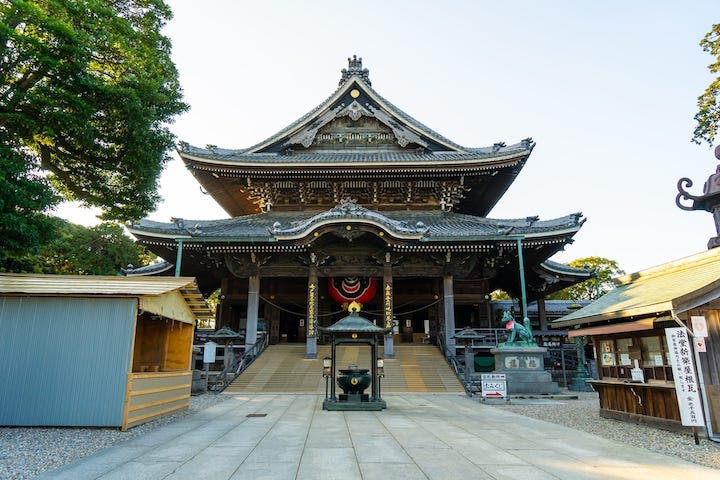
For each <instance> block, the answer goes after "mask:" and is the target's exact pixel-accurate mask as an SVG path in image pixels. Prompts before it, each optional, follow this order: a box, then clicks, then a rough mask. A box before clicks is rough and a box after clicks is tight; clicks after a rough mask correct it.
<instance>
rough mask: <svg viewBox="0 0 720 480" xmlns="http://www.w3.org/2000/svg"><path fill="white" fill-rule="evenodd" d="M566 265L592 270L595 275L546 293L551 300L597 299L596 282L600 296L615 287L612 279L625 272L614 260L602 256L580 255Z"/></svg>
mask: <svg viewBox="0 0 720 480" xmlns="http://www.w3.org/2000/svg"><path fill="white" fill-rule="evenodd" d="M567 265H569V266H571V267H575V268H585V269H590V270H593V271H594V272H595V275H596V276H595V277H593V278H591V279H590V280H586V281H584V282H581V283H578V284H576V285H573V286H571V287H568V288H565V289H563V290H560V291H558V292H555V293H553V294H551V295H548V298H549V299H551V300H597V299H598V298H599V297H598V296H597V293H596V282H597V290H599V293H600V296H603V295H605V294H606V293H607V292H609V291H610V290H612V289H613V288H615V285H614V284H613V282H612V279H613V278H614V277H617V276H618V275H623V274H624V273H625V271H624V270H623V269H621V268H620V266H619V265H618V263H617V262H616V261H615V260H610V259H608V258H603V257H582V258H578V259H575V260H573V261H571V262H568V263H567Z"/></svg>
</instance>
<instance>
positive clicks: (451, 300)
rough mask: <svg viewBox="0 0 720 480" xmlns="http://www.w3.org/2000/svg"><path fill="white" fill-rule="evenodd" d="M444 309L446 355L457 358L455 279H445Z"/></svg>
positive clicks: (448, 276) (447, 276)
mask: <svg viewBox="0 0 720 480" xmlns="http://www.w3.org/2000/svg"><path fill="white" fill-rule="evenodd" d="M443 306H444V307H445V308H444V309H443V311H444V313H445V332H444V333H445V348H446V350H447V351H446V352H445V355H452V356H455V339H454V338H453V337H454V336H455V297H454V294H453V277H452V275H445V276H444V277H443Z"/></svg>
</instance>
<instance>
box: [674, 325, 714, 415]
mask: <svg viewBox="0 0 720 480" xmlns="http://www.w3.org/2000/svg"><path fill="white" fill-rule="evenodd" d="M665 335H666V336H667V344H668V356H669V357H670V359H671V362H670V363H671V364H672V371H673V378H674V379H675V394H676V395H677V400H678V406H679V407H680V419H681V420H682V424H683V425H687V426H691V427H702V426H704V425H705V422H704V420H703V413H702V405H701V403H700V390H699V385H698V381H697V376H696V375H695V364H694V363H693V359H692V357H693V345H692V343H690V340H689V339H688V335H687V331H686V330H685V328H683V327H674V328H666V329H665Z"/></svg>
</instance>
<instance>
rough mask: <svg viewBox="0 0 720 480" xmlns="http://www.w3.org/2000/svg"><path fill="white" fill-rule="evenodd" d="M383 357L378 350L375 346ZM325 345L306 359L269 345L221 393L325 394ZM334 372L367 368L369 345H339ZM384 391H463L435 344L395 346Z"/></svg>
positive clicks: (298, 351) (298, 348) (301, 348)
mask: <svg viewBox="0 0 720 480" xmlns="http://www.w3.org/2000/svg"><path fill="white" fill-rule="evenodd" d="M378 350H379V354H380V355H382V347H380V348H378ZM326 355H327V356H330V347H329V346H318V355H317V356H318V358H317V359H314V360H308V359H306V358H304V357H305V345H304V344H284V345H271V346H269V347H268V348H267V349H265V351H264V352H263V353H262V355H260V357H259V358H258V359H257V360H255V361H254V362H253V363H252V365H250V367H248V369H247V370H246V371H245V372H243V374H242V375H240V376H239V377H238V378H237V379H236V380H235V381H234V382H233V383H231V384H230V386H229V387H228V388H227V389H226V390H225V391H226V392H228V393H238V392H248V393H259V392H268V393H270V392H272V393H324V392H325V379H324V378H323V377H322V358H323V357H325V356H326ZM337 355H338V368H339V369H340V368H347V365H348V364H349V363H355V364H357V365H358V367H360V368H368V369H369V368H370V347H369V346H365V345H363V346H356V345H341V346H338V347H337ZM381 386H382V392H383V393H402V392H413V393H421V392H425V393H464V389H463V387H462V385H461V384H460V382H459V381H458V379H457V377H456V376H455V374H454V373H453V371H452V370H451V369H450V367H449V366H448V364H447V362H446V361H445V359H444V358H443V356H442V354H441V353H440V350H438V348H437V347H436V346H434V345H397V346H395V358H394V359H391V360H385V378H383V379H382V384H381Z"/></svg>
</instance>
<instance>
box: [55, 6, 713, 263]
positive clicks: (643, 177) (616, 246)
mask: <svg viewBox="0 0 720 480" xmlns="http://www.w3.org/2000/svg"><path fill="white" fill-rule="evenodd" d="M169 5H170V6H171V7H172V9H173V11H174V14H175V17H174V19H173V20H172V21H171V22H170V23H169V24H168V26H167V28H166V33H167V35H169V36H170V38H171V39H172V42H173V58H174V60H175V63H176V65H177V67H178V69H179V71H180V80H181V82H182V86H183V88H184V91H185V101H186V102H187V103H189V104H190V106H191V109H190V110H189V111H188V112H187V113H185V114H184V115H182V116H181V117H179V118H178V119H177V122H176V123H175V124H174V125H173V126H172V129H173V131H174V132H175V133H176V134H177V136H178V139H181V140H184V141H187V142H189V143H191V144H193V145H197V146H204V145H206V144H215V145H218V146H219V147H224V148H243V147H248V146H250V145H253V144H255V143H257V142H259V141H260V140H263V139H265V138H266V137H268V136H270V135H272V134H273V133H275V132H276V131H278V130H280V129H281V128H283V127H284V126H286V125H287V124H289V123H290V122H292V121H293V120H295V119H297V118H298V117H300V116H301V115H303V114H304V113H306V112H307V111H309V110H311V109H312V108H314V107H315V106H317V105H318V104H319V103H320V102H322V101H323V100H324V99H325V98H327V96H328V95H330V93H332V92H333V91H334V90H335V88H336V87H337V82H338V80H339V78H340V69H341V68H344V67H346V66H347V60H346V59H347V57H348V56H351V55H353V54H357V55H358V56H361V57H362V58H363V64H364V66H365V67H367V68H368V69H369V70H370V79H371V81H372V82H373V88H375V89H376V90H377V91H378V92H379V93H380V94H381V95H383V96H384V97H385V98H387V99H388V100H390V101H391V102H392V103H394V104H395V105H397V106H398V107H400V108H401V109H403V110H404V111H406V112H407V113H408V114H410V115H412V116H413V117H415V118H416V119H418V120H419V121H421V122H422V123H424V124H426V125H428V126H429V127H430V128H432V129H434V130H436V131H438V132H440V133H441V134H443V135H445V136H446V137H448V138H450V139H451V140H454V141H455V142H457V143H460V144H461V145H465V146H469V147H481V146H488V145H492V144H493V143H495V142H498V141H505V142H506V143H508V144H512V143H515V142H518V141H520V140H521V139H523V138H525V137H532V138H533V139H534V140H535V141H536V142H537V147H536V148H535V150H534V152H533V154H532V155H531V156H530V159H529V161H528V162H527V164H526V165H525V168H524V169H523V170H522V172H521V173H520V175H519V177H518V179H517V180H516V181H515V183H514V184H513V186H512V187H511V188H510V189H509V190H508V192H507V193H506V194H505V196H504V197H503V199H502V200H501V201H500V203H499V204H498V205H497V206H496V207H495V209H494V210H493V211H492V212H491V214H490V216H491V217H496V218H513V217H525V216H530V215H539V216H540V218H541V219H548V218H554V217H558V216H562V215H565V214H568V213H572V212H576V211H581V212H583V213H584V214H585V216H586V217H587V219H588V220H587V223H586V224H585V226H584V227H583V228H582V229H581V231H580V233H579V234H578V235H577V236H576V237H575V240H576V241H575V243H574V244H572V245H569V246H568V247H567V248H566V251H565V252H561V253H560V254H558V255H556V256H555V257H554V258H553V259H554V260H557V261H562V262H564V261H569V260H572V259H574V258H577V257H583V256H589V255H599V256H604V257H608V258H612V259H615V260H617V261H619V263H620V265H621V267H623V268H624V269H625V270H626V271H628V272H630V271H635V270H639V269H643V268H647V267H650V266H653V265H657V264H660V263H664V262H666V261H669V260H672V259H676V258H680V257H683V256H686V255H690V254H693V253H697V252H700V251H703V250H705V248H706V243H707V240H708V238H709V237H710V236H712V235H714V226H713V221H712V216H711V215H710V214H708V213H704V212H684V211H682V210H680V209H678V208H677V207H676V206H675V195H676V194H677V189H676V183H677V181H678V179H679V178H681V177H685V176H687V177H690V178H691V179H692V180H693V181H694V182H695V185H694V186H693V187H692V188H691V191H692V192H693V193H695V194H700V193H702V184H703V183H704V182H705V180H706V179H707V177H708V176H709V175H710V174H711V173H713V172H714V171H715V168H716V160H715V158H714V156H713V154H712V151H711V150H710V149H709V148H708V146H707V145H703V146H698V145H695V144H692V143H691V142H690V137H691V135H692V131H693V128H694V123H693V119H692V117H693V115H694V114H695V111H696V98H697V96H698V95H699V94H700V93H702V91H703V90H704V89H705V87H706V86H707V85H708V84H709V83H710V81H711V76H710V74H709V73H708V71H707V68H706V67H707V65H708V64H709V63H710V62H711V57H710V55H709V54H707V53H704V52H702V50H701V48H700V47H699V45H698V42H699V41H700V39H701V38H702V36H703V35H704V34H705V33H706V32H707V31H709V29H710V27H711V25H712V23H717V22H720V8H718V3H717V1H687V2H678V1H662V0H653V1H650V0H648V1H633V2H628V1H626V0H625V1H603V2H589V1H577V0H573V1H543V2H538V1H451V0H446V1H443V2H438V1H417V0H416V1H387V0H386V1H374V0H366V1H363V2H342V1H309V0H306V1H297V0H295V1H290V0H288V1H269V0H268V1H262V2H257V1H256V2H245V1H231V0H226V1H220V0H206V1H202V2H199V1H196V0H176V1H169ZM161 182H162V183H161V191H160V193H161V195H162V196H163V198H164V201H163V203H162V204H161V205H160V206H159V208H158V209H157V211H155V212H153V213H152V214H151V215H150V218H152V219H155V220H160V221H169V219H170V217H173V216H175V217H182V218H186V219H213V218H226V217H227V215H226V214H225V213H224V211H223V210H222V209H220V208H219V207H218V206H217V205H216V204H215V203H214V201H213V200H212V199H211V198H210V197H209V196H206V195H203V194H202V193H201V191H200V188H199V185H198V184H197V182H195V181H194V180H193V178H192V176H191V175H190V174H189V173H188V172H187V171H186V170H185V168H184V166H183V165H182V162H181V161H180V160H179V158H178V157H177V155H176V154H174V153H173V161H172V162H171V163H170V164H169V165H168V166H167V169H166V171H165V173H164V174H163V177H162V180H161ZM59 214H60V215H61V216H65V217H68V218H70V219H72V220H74V221H79V222H84V223H87V222H89V221H92V218H91V217H92V216H91V215H90V216H88V215H87V214H84V213H83V212H81V211H80V210H79V209H78V208H77V207H73V206H65V207H63V208H62V209H60V211H59Z"/></svg>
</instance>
